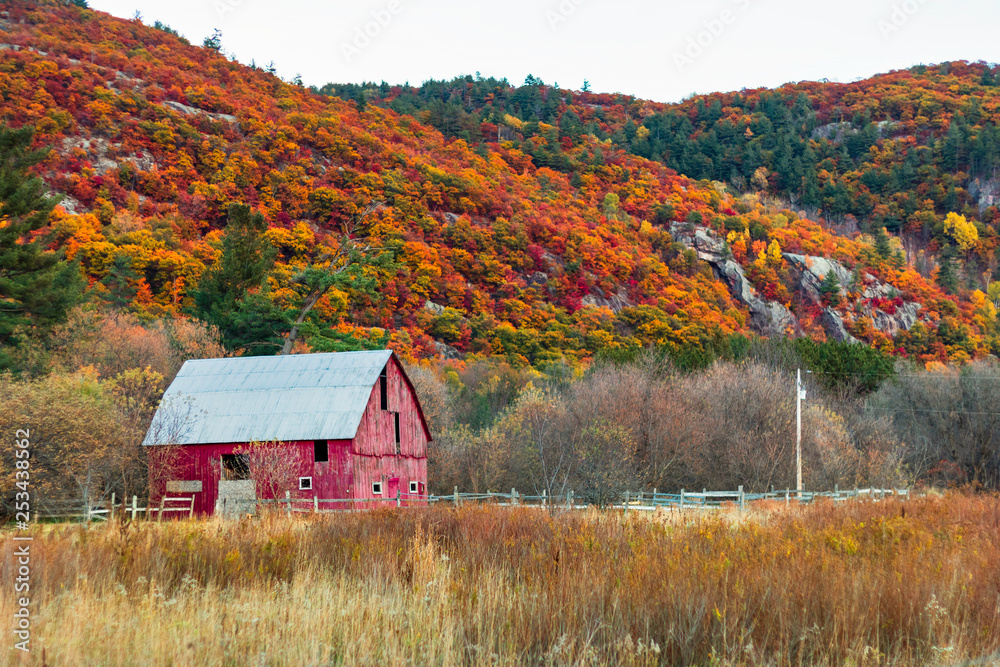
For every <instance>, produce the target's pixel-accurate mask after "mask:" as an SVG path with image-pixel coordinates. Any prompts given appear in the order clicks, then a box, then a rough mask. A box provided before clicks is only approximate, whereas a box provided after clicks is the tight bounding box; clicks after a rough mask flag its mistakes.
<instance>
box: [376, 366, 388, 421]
mask: <svg viewBox="0 0 1000 667" xmlns="http://www.w3.org/2000/svg"><path fill="white" fill-rule="evenodd" d="M378 393H379V398H380V399H381V405H382V409H383V410H388V409H389V364H386V365H385V368H383V369H382V373H381V374H380V375H379V376H378Z"/></svg>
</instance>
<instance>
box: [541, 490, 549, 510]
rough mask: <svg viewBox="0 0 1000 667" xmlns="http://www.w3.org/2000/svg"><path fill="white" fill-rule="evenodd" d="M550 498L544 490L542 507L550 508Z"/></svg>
mask: <svg viewBox="0 0 1000 667" xmlns="http://www.w3.org/2000/svg"><path fill="white" fill-rule="evenodd" d="M548 506H549V503H548V496H547V495H546V493H545V489H542V507H548Z"/></svg>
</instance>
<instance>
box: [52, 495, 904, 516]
mask: <svg viewBox="0 0 1000 667" xmlns="http://www.w3.org/2000/svg"><path fill="white" fill-rule="evenodd" d="M911 495H912V491H911V489H909V488H901V489H896V488H885V489H883V488H863V489H861V488H858V489H844V490H841V489H839V488H835V489H834V490H833V491H802V492H798V491H795V490H794V489H784V490H773V489H772V490H771V491H769V492H765V493H749V492H744V490H743V487H739V488H738V489H737V490H736V491H708V490H707V489H703V490H702V491H701V492H696V491H687V490H685V489H681V491H680V492H679V493H660V492H659V491H657V490H655V489H654V490H653V491H652V492H650V491H627V492H625V493H624V494H623V496H622V497H621V498H619V499H617V500H616V501H614V502H611V503H607V504H605V505H604V507H605V508H609V509H618V510H622V511H624V512H629V511H655V510H658V509H667V510H692V511H696V510H717V509H720V508H724V507H735V508H738V509H740V510H743V509H746V507H747V505H748V504H749V503H755V502H760V501H778V502H783V503H785V504H790V503H792V502H793V501H794V502H796V503H799V504H808V503H812V502H815V501H816V500H818V499H821V498H827V499H830V500H832V501H833V502H844V501H847V500H851V499H868V500H872V501H875V502H878V501H881V500H884V499H886V498H903V499H909V498H910V497H911ZM251 502H252V503H253V505H254V506H256V507H257V508H267V507H271V508H273V509H276V510H279V511H283V512H285V513H287V514H289V515H291V514H292V513H312V514H319V513H331V512H353V511H365V510H369V509H373V508H377V507H379V506H389V507H428V506H432V505H435V504H441V503H444V504H449V503H450V504H452V505H453V506H455V507H460V506H462V505H464V504H490V505H497V506H503V507H536V508H540V509H566V510H568V509H582V508H585V507H590V506H593V505H594V503H591V502H588V501H587V500H586V499H581V498H578V497H575V496H574V493H573V491H569V492H567V493H565V494H559V495H548V494H546V493H545V492H543V493H542V494H541V495H526V494H521V493H518V492H517V490H516V489H511V490H510V493H498V492H493V491H487V492H486V493H459V492H458V490H457V489H456V490H455V492H454V493H450V494H447V495H418V494H410V493H403V492H399V493H398V494H397V495H396V496H395V497H372V498H319V497H317V496H312V497H292V496H291V492H286V494H285V497H284V498H278V499H273V500H271V499H266V500H263V499H258V500H256V501H255V502H254V501H251ZM194 506H195V496H194V495H190V496H177V497H164V498H160V499H159V501H158V503H156V504H154V503H150V502H147V503H146V506H144V507H140V506H139V499H138V497H137V496H132V499H131V502H126V501H122V502H116V497H115V495H114V494H112V495H111V498H110V499H109V500H106V501H101V502H96V503H89V504H86V503H81V502H79V501H67V502H49V503H46V504H45V505H44V507H43V510H42V511H41V512H38V516H39V517H42V518H47V519H73V518H79V519H81V520H82V521H85V522H88V523H89V522H91V521H107V520H109V519H113V518H114V517H115V515H116V513H122V512H123V513H124V516H126V517H128V518H131V519H133V520H135V519H139V518H144V519H147V520H152V519H153V518H154V517H155V519H156V520H157V521H160V520H162V519H163V515H164V514H170V513H181V512H183V513H187V515H188V518H192V517H194Z"/></svg>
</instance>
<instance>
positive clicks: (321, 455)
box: [313, 440, 330, 463]
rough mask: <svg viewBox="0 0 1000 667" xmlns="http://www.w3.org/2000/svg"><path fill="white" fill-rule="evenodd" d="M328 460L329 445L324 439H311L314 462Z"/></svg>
mask: <svg viewBox="0 0 1000 667" xmlns="http://www.w3.org/2000/svg"><path fill="white" fill-rule="evenodd" d="M329 460H330V446H329V444H327V442H326V440H314V441H313V461H315V462H316V463H326V462H327V461H329Z"/></svg>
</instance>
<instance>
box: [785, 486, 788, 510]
mask: <svg viewBox="0 0 1000 667" xmlns="http://www.w3.org/2000/svg"><path fill="white" fill-rule="evenodd" d="M788 502H789V501H788V489H785V507H788Z"/></svg>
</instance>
